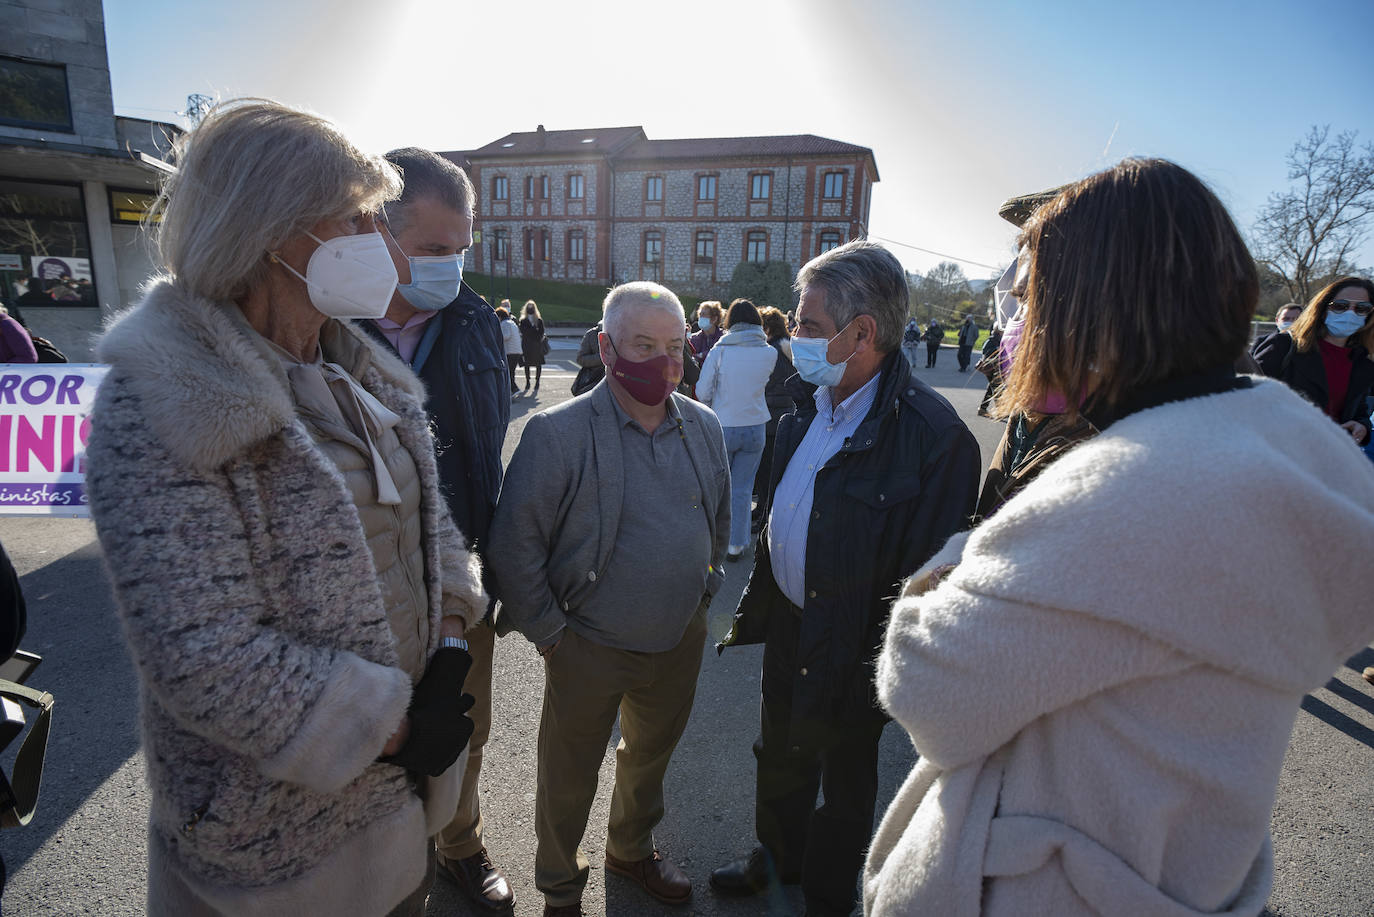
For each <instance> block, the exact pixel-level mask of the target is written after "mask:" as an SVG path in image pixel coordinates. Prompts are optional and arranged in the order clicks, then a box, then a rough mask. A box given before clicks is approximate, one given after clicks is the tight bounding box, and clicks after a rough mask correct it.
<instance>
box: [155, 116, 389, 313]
mask: <svg viewBox="0 0 1374 917" xmlns="http://www.w3.org/2000/svg"><path fill="white" fill-rule="evenodd" d="M175 157H176V165H177V171H176V173H175V174H174V175H172V176H170V177H169V178H168V179H167V181H166V182H165V183H164V184H163V186H162V191H161V193H160V195H159V196H158V202H157V206H158V207H159V208H160V211H161V213H162V221H161V222H160V223H158V224H157V225H156V227H155V228H154V229H153V232H154V233H155V239H156V244H157V251H158V256H159V260H160V261H161V262H162V267H163V268H165V269H166V270H167V271H168V272H170V273H171V275H172V277H173V278H174V280H175V281H176V282H177V283H178V284H180V285H181V286H183V287H184V288H186V289H187V290H188V291H189V292H191V293H194V294H196V295H198V296H202V297H205V298H206V299H212V300H221V301H224V300H236V299H239V298H240V297H242V296H243V295H244V294H246V293H247V292H248V291H249V290H250V289H252V288H253V287H254V286H256V285H258V284H259V283H261V282H262V281H263V280H264V278H265V277H266V272H267V259H266V256H267V253H268V252H270V251H272V250H274V249H276V248H278V247H280V246H281V245H282V244H283V243H285V242H287V241H288V240H290V239H291V238H292V237H294V236H297V235H299V234H301V233H302V232H304V231H306V230H307V229H309V228H310V227H311V226H314V225H315V224H316V223H319V222H320V221H321V220H328V219H338V218H341V217H345V216H349V215H352V214H355V213H371V212H375V211H377V210H379V209H380V208H381V206H382V204H383V203H385V202H386V201H388V200H393V199H394V198H396V197H397V196H399V195H400V193H401V179H400V176H399V175H397V173H396V169H395V168H394V167H393V166H392V165H391V164H390V163H388V162H387V161H386V160H384V159H383V158H382V157H380V156H372V155H368V154H366V153H363V152H362V151H361V150H359V149H358V148H357V147H356V146H354V145H353V144H352V143H351V142H350V141H349V140H348V138H346V137H345V136H344V135H343V134H342V133H341V132H340V131H339V129H338V128H337V127H335V126H334V125H333V124H332V123H330V122H329V121H327V120H325V119H324V118H321V117H320V116H319V115H315V114H311V113H310V112H306V111H302V110H300V109H297V108H291V107H290V106H287V105H282V104H281V103H279V102H273V101H271V100H269V99H236V100H233V101H229V102H224V103H222V104H220V105H217V106H216V107H215V108H214V109H213V110H212V111H211V112H210V114H208V115H206V117H205V120H203V121H201V122H200V124H199V125H198V126H197V127H196V128H195V130H192V131H191V132H189V133H187V134H185V135H183V136H182V137H181V138H180V139H179V140H178V141H177V144H176V150H175ZM155 212H156V211H155Z"/></svg>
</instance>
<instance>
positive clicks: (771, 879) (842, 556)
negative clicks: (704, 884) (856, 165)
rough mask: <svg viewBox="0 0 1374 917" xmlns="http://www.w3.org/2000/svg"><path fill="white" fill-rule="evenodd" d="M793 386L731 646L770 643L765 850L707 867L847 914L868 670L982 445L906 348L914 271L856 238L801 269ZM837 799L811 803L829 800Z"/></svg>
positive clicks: (761, 806)
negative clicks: (784, 887)
mask: <svg viewBox="0 0 1374 917" xmlns="http://www.w3.org/2000/svg"><path fill="white" fill-rule="evenodd" d="M796 288H797V290H798V291H799V292H800V294H801V301H800V304H799V306H798V310H797V324H798V329H797V335H796V336H795V337H794V338H793V339H792V362H793V365H795V366H796V368H797V373H798V375H797V376H794V377H793V378H792V379H791V380H790V381H789V382H788V392H789V394H791V395H792V397H793V399H794V400H795V402H796V404H797V408H796V409H795V410H794V411H793V413H790V414H785V415H783V417H782V418H781V419H780V420H779V421H778V432H777V438H776V440H775V445H774V453H773V467H772V469H771V473H770V476H769V487H768V495H767V497H766V500H765V509H766V511H767V516H766V518H767V520H768V522H767V527H766V529H765V532H764V535H763V537H762V539H761V540H760V545H759V548H758V551H757V554H756V556H755V558H754V569H753V573H752V575H751V576H750V579H749V585H748V587H747V589H746V590H745V593H744V598H743V599H742V600H741V601H740V606H739V610H738V611H737V613H736V615H735V624H734V627H733V628H732V629H731V631H730V634H729V635H728V636H727V637H726V638H725V640H724V642H723V643H722V644H721V646H722V648H723V647H724V646H735V645H740V644H747V643H763V644H764V651H763V688H762V690H763V705H762V712H761V717H760V719H761V722H760V735H759V739H758V741H756V742H755V743H754V755H755V757H756V758H757V759H758V771H757V779H756V783H755V815H754V829H755V832H756V834H757V836H758V840H759V846H758V847H757V848H756V849H755V850H754V851H753V852H752V853H750V854H749V855H748V856H746V857H742V858H741V859H738V860H735V861H733V862H731V863H727V864H726V865H724V866H722V867H720V868H719V869H717V870H716V871H715V872H714V873H712V874H711V886H712V887H713V888H714V889H715V890H716V891H717V892H718V893H721V894H727V895H728V894H734V895H745V894H757V893H759V892H762V891H764V890H766V889H767V888H768V887H769V886H770V885H771V884H773V883H775V882H778V881H781V882H782V883H784V884H800V885H801V886H802V891H803V893H804V895H805V899H806V913H807V915H808V917H824V915H848V914H849V913H850V912H851V911H852V910H853V909H854V906H855V904H856V903H857V902H858V892H857V879H858V875H859V870H860V868H861V867H862V866H863V861H864V851H865V850H866V849H867V847H868V842H869V839H870V837H871V836H872V834H873V814H874V805H875V802H876V799H877V792H878V739H879V737H880V736H881V734H882V730H883V726H884V725H886V723H887V719H888V718H887V715H886V713H884V712H883V710H882V709H881V708H879V707H878V703H877V698H876V694H875V689H874V687H873V677H874V673H873V664H874V660H875V659H876V658H877V656H878V651H879V649H881V646H882V636H883V630H884V626H885V624H886V622H887V614H888V609H889V606H890V605H891V603H892V600H893V598H894V597H895V596H896V595H897V594H898V592H899V583H900V582H901V580H902V579H903V578H905V577H907V576H910V575H911V574H913V573H915V572H916V571H917V569H918V568H920V566H921V565H922V564H924V563H925V562H926V560H927V558H929V557H930V556H931V555H932V554H934V553H935V551H936V550H937V549H938V548H939V547H940V546H941V545H942V544H944V542H945V540H946V539H947V538H948V537H949V536H950V535H952V534H954V533H955V532H957V531H959V530H961V529H963V528H965V527H966V526H967V524H968V520H969V516H970V515H971V514H972V513H973V509H974V502H975V500H976V499H977V496H978V479H979V477H980V473H981V471H982V464H981V461H980V459H979V455H978V443H977V442H976V441H975V440H974V438H973V434H971V433H970V432H969V430H968V428H967V427H966V426H964V423H963V421H961V420H960V419H959V417H958V415H956V414H955V412H954V409H953V408H952V407H950V404H949V402H947V401H946V400H945V399H944V398H942V397H940V395H938V394H936V393H935V391H934V390H933V389H931V388H930V387H929V386H928V385H926V384H925V383H924V382H922V381H921V380H920V379H918V378H917V377H916V375H915V374H914V373H913V367H912V365H911V363H910V362H909V361H908V359H907V357H906V356H904V355H903V353H902V348H901V344H902V326H903V324H904V323H905V321H906V316H907V306H908V298H907V297H908V294H907V284H906V275H905V273H904V272H903V270H902V266H901V264H900V263H898V261H897V259H896V258H894V257H893V256H892V254H891V253H890V252H888V251H887V250H886V249H884V248H883V247H882V246H880V245H877V244H874V243H871V242H866V241H856V242H850V243H849V244H847V245H842V246H840V247H839V248H835V249H831V250H830V251H828V252H826V253H825V254H823V255H821V256H820V257H818V258H815V259H814V260H812V261H811V262H810V263H808V264H807V265H806V266H804V267H803V268H802V269H801V272H800V273H799V274H798V275H797V282H796ZM822 789H823V790H824V798H825V802H824V804H823V805H822V806H820V807H819V808H817V806H816V800H817V795H818V792H819V791H821V790H822Z"/></svg>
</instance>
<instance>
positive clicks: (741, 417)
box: [697, 299, 778, 560]
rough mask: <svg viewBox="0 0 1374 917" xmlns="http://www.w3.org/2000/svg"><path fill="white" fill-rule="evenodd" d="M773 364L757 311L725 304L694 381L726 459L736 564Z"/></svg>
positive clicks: (742, 303)
mask: <svg viewBox="0 0 1374 917" xmlns="http://www.w3.org/2000/svg"><path fill="white" fill-rule="evenodd" d="M777 360H778V352H777V350H775V349H774V348H773V347H772V346H771V345H770V344H769V343H768V339H767V337H765V336H764V333H763V325H762V320H761V319H760V318H759V310H758V308H757V307H756V306H755V305H754V304H753V303H752V302H750V301H749V300H747V299H737V300H735V301H734V302H732V303H730V309H729V311H728V312H727V313H726V315H725V334H724V335H723V336H722V337H721V339H720V340H719V341H717V342H716V345H715V346H714V347H712V348H711V351H710V353H708V354H706V362H705V363H703V364H702V367H701V378H700V379H698V380H697V398H698V399H700V400H701V401H702V402H703V403H705V404H707V405H710V407H711V410H713V411H715V412H716V416H717V417H719V418H720V425H721V426H722V427H723V428H724V429H725V450H726V452H727V453H728V454H729V456H730V548H729V551H728V553H727V554H726V557H727V559H729V560H739V559H740V556H741V555H743V554H744V552H745V550H746V549H747V548H748V547H749V541H750V538H749V517H750V511H751V506H750V504H751V502H752V498H753V493H754V476H755V475H756V474H757V473H758V470H759V459H760V458H761V457H762V456H763V444H764V438H765V435H766V429H767V427H768V404H767V402H766V401H765V400H764V397H763V390H764V387H765V386H767V384H768V377H769V375H770V374H771V373H772V372H773V365H774V364H775V363H776V362H777Z"/></svg>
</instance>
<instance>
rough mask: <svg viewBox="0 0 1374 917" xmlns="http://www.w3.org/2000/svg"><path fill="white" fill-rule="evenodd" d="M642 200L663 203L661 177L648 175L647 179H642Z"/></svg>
mask: <svg viewBox="0 0 1374 917" xmlns="http://www.w3.org/2000/svg"><path fill="white" fill-rule="evenodd" d="M644 200H646V201H656V202H659V203H661V202H662V201H663V176H662V175H650V176H649V177H648V178H646V179H644Z"/></svg>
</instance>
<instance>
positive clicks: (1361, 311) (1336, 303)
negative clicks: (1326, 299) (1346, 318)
mask: <svg viewBox="0 0 1374 917" xmlns="http://www.w3.org/2000/svg"><path fill="white" fill-rule="evenodd" d="M1326 308H1327V310H1328V311H1330V312H1335V313H1336V314H1337V315H1339V314H1340V313H1342V312H1344V311H1345V310H1346V309H1354V310H1355V314H1356V315H1368V314H1369V313H1370V312H1371V311H1374V303H1371V302H1369V301H1367V300H1366V301H1365V302H1354V301H1352V300H1349V299H1333V300H1332V301H1331V302H1330V304H1328V305H1327V307H1326Z"/></svg>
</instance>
